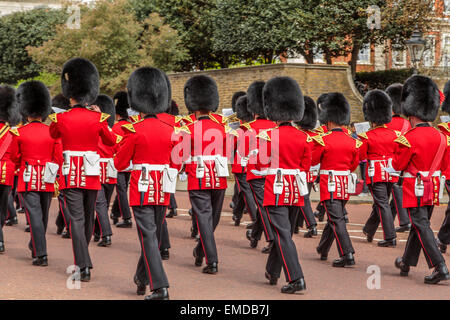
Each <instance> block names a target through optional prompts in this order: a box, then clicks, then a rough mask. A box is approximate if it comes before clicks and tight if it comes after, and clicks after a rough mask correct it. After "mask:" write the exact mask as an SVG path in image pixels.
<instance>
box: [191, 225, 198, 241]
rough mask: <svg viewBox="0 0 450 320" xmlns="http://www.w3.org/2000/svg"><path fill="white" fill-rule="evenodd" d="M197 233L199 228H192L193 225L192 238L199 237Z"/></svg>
mask: <svg viewBox="0 0 450 320" xmlns="http://www.w3.org/2000/svg"><path fill="white" fill-rule="evenodd" d="M197 234H198V230H197V228H192V227H191V238H192V239H194V238H196V237H197Z"/></svg>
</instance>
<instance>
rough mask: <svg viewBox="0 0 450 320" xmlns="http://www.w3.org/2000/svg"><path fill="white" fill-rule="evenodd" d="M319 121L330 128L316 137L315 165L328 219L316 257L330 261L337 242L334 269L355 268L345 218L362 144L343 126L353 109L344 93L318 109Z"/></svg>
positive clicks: (333, 95) (347, 122)
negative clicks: (333, 246) (332, 247)
mask: <svg viewBox="0 0 450 320" xmlns="http://www.w3.org/2000/svg"><path fill="white" fill-rule="evenodd" d="M318 107H319V120H320V122H321V123H326V124H327V133H325V134H323V135H320V136H314V137H312V139H313V140H314V143H315V145H314V149H313V161H312V164H313V165H317V164H319V163H320V172H319V173H320V201H321V202H322V204H323V206H324V208H325V211H326V213H327V216H328V221H327V224H326V226H325V228H324V230H323V233H322V238H321V239H320V243H319V246H318V247H317V253H319V254H320V259H321V260H326V259H327V258H328V252H329V250H330V247H331V245H332V244H333V241H334V239H335V238H336V244H337V248H338V252H339V256H340V258H339V259H337V260H334V261H333V267H345V266H350V265H354V264H355V260H354V257H353V254H354V253H355V250H354V249H353V246H352V242H351V240H350V236H349V234H348V231H347V227H346V224H345V218H344V212H345V211H344V207H345V203H346V202H347V201H348V199H349V197H350V195H349V194H350V193H351V190H350V189H352V188H353V189H354V186H355V182H356V181H355V180H356V179H355V177H354V176H353V175H352V174H351V173H352V172H353V171H354V170H355V169H356V168H357V167H358V163H359V156H358V153H359V147H360V146H361V145H362V143H361V142H360V141H359V140H356V139H353V138H352V137H351V136H349V135H348V134H347V133H346V132H344V130H343V129H342V126H345V125H348V124H349V123H350V105H349V104H348V102H347V100H346V99H345V97H344V95H343V94H341V93H329V94H327V96H326V97H325V98H324V99H323V100H322V101H321V103H320V104H319V105H318Z"/></svg>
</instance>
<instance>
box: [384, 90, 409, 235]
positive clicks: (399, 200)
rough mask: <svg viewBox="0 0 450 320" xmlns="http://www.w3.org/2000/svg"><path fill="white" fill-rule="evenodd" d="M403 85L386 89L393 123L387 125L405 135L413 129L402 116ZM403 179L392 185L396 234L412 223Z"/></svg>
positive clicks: (407, 229) (406, 228)
mask: <svg viewBox="0 0 450 320" xmlns="http://www.w3.org/2000/svg"><path fill="white" fill-rule="evenodd" d="M402 90H403V85H401V84H400V83H394V84H392V85H390V86H389V87H388V88H387V89H386V93H387V94H388V95H389V97H390V98H391V100H392V121H391V122H389V123H388V124H386V126H387V127H388V128H389V129H392V130H395V131H398V132H400V133H401V134H405V133H406V132H407V131H409V130H410V129H411V124H410V123H409V121H408V120H406V119H405V118H403V117H402V116H401V114H402V106H401V98H402ZM402 184H403V178H402V177H400V179H399V180H398V182H397V183H394V184H393V185H392V200H391V211H392V215H393V216H394V219H395V216H398V221H399V224H400V226H399V227H398V228H396V229H395V231H396V232H405V231H409V230H410V229H411V223H410V222H409V217H408V212H407V211H406V209H405V208H403V190H402Z"/></svg>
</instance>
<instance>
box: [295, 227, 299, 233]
mask: <svg viewBox="0 0 450 320" xmlns="http://www.w3.org/2000/svg"><path fill="white" fill-rule="evenodd" d="M299 229H300V228H299V227H298V226H295V227H294V234H298V233H299V232H300V230H299Z"/></svg>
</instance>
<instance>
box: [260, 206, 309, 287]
mask: <svg viewBox="0 0 450 320" xmlns="http://www.w3.org/2000/svg"><path fill="white" fill-rule="evenodd" d="M264 209H265V210H266V212H267V215H268V217H269V219H270V225H271V226H272V230H273V231H274V235H275V239H274V247H273V248H272V250H271V251H270V254H269V257H268V258H267V264H266V271H267V272H268V273H269V274H271V275H272V276H274V277H277V278H279V277H280V273H281V268H283V270H284V274H285V276H286V281H287V282H292V281H295V280H298V279H300V278H303V272H302V268H301V266H300V262H299V260H298V254H297V248H296V246H295V243H294V241H293V240H292V234H293V230H294V226H295V222H296V221H297V216H298V212H299V207H294V206H279V207H275V206H268V207H265V208H264Z"/></svg>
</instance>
